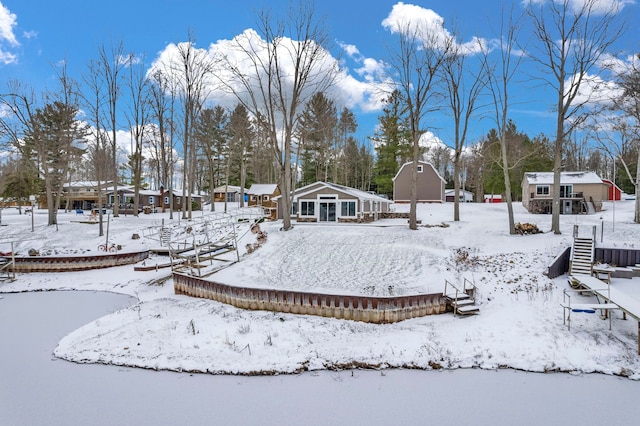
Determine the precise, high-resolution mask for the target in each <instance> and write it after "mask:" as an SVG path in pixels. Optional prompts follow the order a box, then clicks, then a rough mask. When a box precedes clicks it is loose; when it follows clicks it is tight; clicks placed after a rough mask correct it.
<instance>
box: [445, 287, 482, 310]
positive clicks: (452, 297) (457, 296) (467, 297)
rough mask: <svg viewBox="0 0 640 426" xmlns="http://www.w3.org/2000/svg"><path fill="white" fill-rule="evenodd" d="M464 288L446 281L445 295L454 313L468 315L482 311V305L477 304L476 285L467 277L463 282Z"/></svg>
mask: <svg viewBox="0 0 640 426" xmlns="http://www.w3.org/2000/svg"><path fill="white" fill-rule="evenodd" d="M462 286H463V287H462V289H459V288H458V287H457V286H455V285H454V284H452V283H451V282H449V281H448V280H445V281H444V293H443V295H444V297H445V299H446V300H447V305H449V306H451V308H452V310H453V315H454V316H456V315H460V316H467V315H475V314H479V313H480V307H479V306H478V305H476V290H477V288H476V286H475V285H474V284H473V283H472V282H471V281H469V280H467V279H466V278H465V279H464V281H463V283H462Z"/></svg>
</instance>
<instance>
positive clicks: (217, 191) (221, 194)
mask: <svg viewBox="0 0 640 426" xmlns="http://www.w3.org/2000/svg"><path fill="white" fill-rule="evenodd" d="M243 192H244V193H245V194H246V193H247V190H246V189H245V190H244V191H242V190H241V188H240V187H239V186H233V185H222V186H218V187H217V188H214V189H213V200H214V201H216V202H219V203H220V202H224V201H227V202H229V203H234V202H240V196H241V193H243Z"/></svg>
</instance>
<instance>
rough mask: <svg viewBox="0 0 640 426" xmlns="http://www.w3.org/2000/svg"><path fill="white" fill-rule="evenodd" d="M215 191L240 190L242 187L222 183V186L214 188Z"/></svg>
mask: <svg viewBox="0 0 640 426" xmlns="http://www.w3.org/2000/svg"><path fill="white" fill-rule="evenodd" d="M213 192H240V187H239V186H233V185H222V186H218V187H217V188H214V189H213ZM245 192H246V190H245Z"/></svg>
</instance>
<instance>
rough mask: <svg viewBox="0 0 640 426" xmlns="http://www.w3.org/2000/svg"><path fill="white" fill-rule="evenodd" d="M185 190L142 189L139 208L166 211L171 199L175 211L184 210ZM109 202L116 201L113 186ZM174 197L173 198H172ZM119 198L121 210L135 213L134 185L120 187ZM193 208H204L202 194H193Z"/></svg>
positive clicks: (146, 210)
mask: <svg viewBox="0 0 640 426" xmlns="http://www.w3.org/2000/svg"><path fill="white" fill-rule="evenodd" d="M184 194H185V192H184V191H182V190H180V189H178V190H175V189H174V190H173V192H172V193H171V192H169V190H166V189H164V188H160V189H158V190H153V189H140V190H139V192H138V209H139V210H140V211H145V212H149V211H165V210H168V209H169V206H170V205H171V204H170V203H171V201H173V211H181V210H182V197H183V196H185V195H184ZM106 195H107V204H108V205H109V206H112V205H113V204H114V203H115V197H114V193H113V188H109V189H108V190H107V192H106ZM171 198H173V200H171ZM118 200H119V202H120V207H119V208H120V210H119V212H121V213H125V214H132V213H133V205H134V200H135V188H134V187H133V186H122V187H118ZM191 202H192V207H191V209H192V210H202V202H203V200H202V195H198V194H192V195H191Z"/></svg>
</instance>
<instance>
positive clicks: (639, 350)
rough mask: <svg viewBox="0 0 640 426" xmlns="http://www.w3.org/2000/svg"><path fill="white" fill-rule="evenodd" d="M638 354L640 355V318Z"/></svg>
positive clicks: (639, 323)
mask: <svg viewBox="0 0 640 426" xmlns="http://www.w3.org/2000/svg"><path fill="white" fill-rule="evenodd" d="M638 355H640V320H638Z"/></svg>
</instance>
